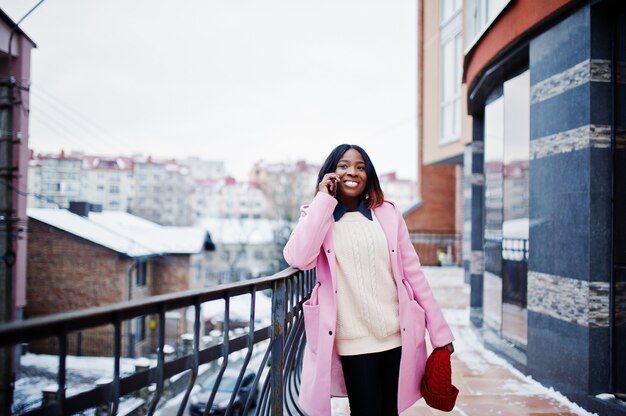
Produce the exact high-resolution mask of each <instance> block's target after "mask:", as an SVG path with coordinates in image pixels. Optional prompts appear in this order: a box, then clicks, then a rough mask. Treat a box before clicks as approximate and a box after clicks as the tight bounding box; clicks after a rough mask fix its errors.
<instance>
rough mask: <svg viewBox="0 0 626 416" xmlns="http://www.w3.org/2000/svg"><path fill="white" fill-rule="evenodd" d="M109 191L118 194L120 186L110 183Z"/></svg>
mask: <svg viewBox="0 0 626 416" xmlns="http://www.w3.org/2000/svg"><path fill="white" fill-rule="evenodd" d="M109 192H110V193H112V194H119V193H120V187H119V186H118V185H111V187H110V188H109Z"/></svg>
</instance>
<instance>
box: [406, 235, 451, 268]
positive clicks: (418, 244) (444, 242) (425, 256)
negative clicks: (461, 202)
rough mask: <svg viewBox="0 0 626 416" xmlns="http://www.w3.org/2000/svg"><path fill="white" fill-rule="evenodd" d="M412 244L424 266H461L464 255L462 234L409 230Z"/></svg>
mask: <svg viewBox="0 0 626 416" xmlns="http://www.w3.org/2000/svg"><path fill="white" fill-rule="evenodd" d="M409 236H410V238H411V242H412V243H413V246H414V247H415V250H416V251H417V254H418V255H419V258H420V262H421V263H422V264H423V265H424V266H451V265H457V266H460V265H461V262H462V259H463V253H462V242H463V235H462V234H461V233H454V232H447V231H433V230H409Z"/></svg>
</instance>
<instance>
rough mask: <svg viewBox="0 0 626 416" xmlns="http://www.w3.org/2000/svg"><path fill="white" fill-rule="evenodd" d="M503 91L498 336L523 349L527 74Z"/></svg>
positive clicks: (525, 321) (525, 335) (528, 141)
mask: <svg viewBox="0 0 626 416" xmlns="http://www.w3.org/2000/svg"><path fill="white" fill-rule="evenodd" d="M503 89H504V170H503V179H504V181H503V202H504V205H503V211H502V214H503V222H502V335H503V336H504V337H506V338H507V339H509V340H510V341H512V342H514V343H516V344H518V345H520V346H525V345H526V343H527V329H528V311H527V309H526V287H527V283H526V275H527V273H528V162H529V154H530V76H529V72H528V71H525V72H523V73H522V74H520V75H518V76H516V77H513V78H511V79H509V80H508V81H506V82H505V83H504V88H503Z"/></svg>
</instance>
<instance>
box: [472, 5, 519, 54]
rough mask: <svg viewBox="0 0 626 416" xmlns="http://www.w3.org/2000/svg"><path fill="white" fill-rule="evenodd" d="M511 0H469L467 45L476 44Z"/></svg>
mask: <svg viewBox="0 0 626 416" xmlns="http://www.w3.org/2000/svg"><path fill="white" fill-rule="evenodd" d="M510 1H511V0H467V2H466V6H465V7H466V8H467V12H466V17H465V19H466V28H467V33H466V35H467V36H466V46H469V45H472V44H474V42H476V41H477V40H478V39H479V38H480V36H481V35H482V34H483V32H484V31H485V30H487V28H488V27H489V26H490V25H491V23H492V22H493V21H494V20H495V19H496V17H498V15H499V14H500V12H501V11H502V10H504V8H505V7H506V5H507V4H508V3H509V2H510Z"/></svg>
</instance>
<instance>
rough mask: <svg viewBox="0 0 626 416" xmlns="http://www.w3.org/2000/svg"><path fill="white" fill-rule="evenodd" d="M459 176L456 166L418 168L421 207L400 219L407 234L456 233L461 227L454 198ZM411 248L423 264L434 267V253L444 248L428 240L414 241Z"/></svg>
mask: <svg viewBox="0 0 626 416" xmlns="http://www.w3.org/2000/svg"><path fill="white" fill-rule="evenodd" d="M461 174H462V172H461V170H460V169H459V168H458V167H457V166H456V165H429V166H422V168H421V175H422V176H421V180H420V184H421V190H420V196H421V198H422V205H420V206H419V207H418V208H417V209H415V210H414V211H412V212H410V213H409V214H407V215H405V217H404V220H405V221H406V224H407V227H408V228H409V231H410V232H417V233H428V232H433V231H435V232H440V233H449V234H454V233H455V232H458V230H459V229H460V226H461V224H460V223H459V219H458V218H457V216H458V215H457V212H456V208H457V204H458V202H457V196H459V195H460V196H462V189H461V188H460V187H459V178H458V177H457V176H459V175H461ZM460 196H459V198H460ZM461 212H462V211H461ZM459 243H460V242H459ZM413 246H414V247H415V250H416V251H417V253H418V255H419V257H420V261H421V263H422V264H424V265H436V264H438V256H437V252H438V250H442V249H446V250H447V245H442V244H438V243H433V242H428V241H422V242H419V243H415V242H414V244H413ZM456 246H457V245H456V244H455V246H454V247H452V249H453V250H454V251H455V253H454V254H456V250H458V247H456Z"/></svg>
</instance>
